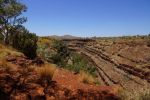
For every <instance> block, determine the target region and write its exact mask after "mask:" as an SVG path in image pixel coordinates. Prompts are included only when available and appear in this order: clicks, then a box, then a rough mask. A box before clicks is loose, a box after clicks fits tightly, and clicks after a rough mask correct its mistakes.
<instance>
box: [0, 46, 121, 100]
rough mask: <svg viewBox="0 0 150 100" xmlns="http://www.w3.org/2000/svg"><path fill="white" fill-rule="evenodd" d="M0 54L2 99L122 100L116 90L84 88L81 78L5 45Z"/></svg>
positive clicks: (111, 88) (98, 87)
mask: <svg viewBox="0 0 150 100" xmlns="http://www.w3.org/2000/svg"><path fill="white" fill-rule="evenodd" d="M0 50H1V51H0V55H1V58H2V59H0V98H1V99H3V100H10V99H11V100H30V99H32V100H60V99H63V100H70V99H71V100H72V99H76V100H82V99H90V100H93V99H95V100H119V98H118V97H116V96H115V93H116V90H117V88H116V86H111V87H108V86H103V87H101V86H95V85H88V84H84V83H82V82H81V81H80V80H78V79H79V78H80V75H75V74H74V73H72V72H69V71H66V70H64V69H59V68H56V69H55V70H53V69H54V67H55V66H54V65H53V64H49V63H46V62H44V61H43V60H41V59H38V58H37V59H35V60H30V59H27V58H26V57H25V56H24V55H23V54H22V53H20V52H17V51H16V50H14V49H12V48H7V47H5V46H4V45H0ZM43 69H47V70H48V71H47V70H43ZM48 75H51V76H48ZM53 75H54V77H53ZM51 77H53V78H51Z"/></svg>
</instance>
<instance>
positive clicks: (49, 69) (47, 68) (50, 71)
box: [36, 64, 56, 82]
mask: <svg viewBox="0 0 150 100" xmlns="http://www.w3.org/2000/svg"><path fill="white" fill-rule="evenodd" d="M55 70H56V67H55V66H54V65H51V64H45V65H43V66H41V67H38V68H36V71H37V73H38V74H39V75H40V79H41V80H42V81H43V80H44V81H47V82H50V81H51V80H52V78H53V75H54V72H55Z"/></svg>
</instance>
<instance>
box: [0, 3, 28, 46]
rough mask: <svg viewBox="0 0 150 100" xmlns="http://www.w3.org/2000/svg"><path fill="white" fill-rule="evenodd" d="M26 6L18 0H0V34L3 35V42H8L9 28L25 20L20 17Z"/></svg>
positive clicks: (25, 19)
mask: <svg viewBox="0 0 150 100" xmlns="http://www.w3.org/2000/svg"><path fill="white" fill-rule="evenodd" d="M26 10H27V7H26V6H25V5H24V4H22V3H21V2H20V1H19V0H0V34H2V35H3V37H4V42H5V44H9V36H10V35H11V34H13V33H12V32H11V31H10V30H11V29H12V28H15V27H16V26H18V25H21V24H23V23H24V22H26V21H27V18H26V17H22V16H21V15H22V13H23V12H26Z"/></svg>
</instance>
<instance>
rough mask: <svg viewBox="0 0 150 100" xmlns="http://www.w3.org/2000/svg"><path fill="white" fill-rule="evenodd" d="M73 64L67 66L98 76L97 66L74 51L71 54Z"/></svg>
mask: <svg viewBox="0 0 150 100" xmlns="http://www.w3.org/2000/svg"><path fill="white" fill-rule="evenodd" d="M70 56H71V60H72V64H68V65H67V66H66V68H67V69H69V70H72V71H74V72H76V73H79V72H80V71H81V70H82V71H85V72H87V73H89V74H90V75H92V76H94V77H96V75H97V74H96V68H95V67H94V66H93V65H92V64H90V63H89V62H88V60H86V59H85V58H84V57H83V56H82V55H80V54H77V53H72V54H71V55H70Z"/></svg>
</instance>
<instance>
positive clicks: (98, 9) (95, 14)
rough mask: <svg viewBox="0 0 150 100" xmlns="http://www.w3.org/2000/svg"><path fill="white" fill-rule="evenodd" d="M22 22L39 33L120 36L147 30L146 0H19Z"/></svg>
mask: <svg viewBox="0 0 150 100" xmlns="http://www.w3.org/2000/svg"><path fill="white" fill-rule="evenodd" d="M23 2H24V3H25V4H26V5H27V6H28V11H27V12H26V13H25V14H24V15H25V16H26V17H27V18H28V22H27V23H26V24H25V26H26V27H27V28H28V29H29V30H30V31H31V32H35V33H36V34H37V35H40V36H48V35H65V34H69V35H74V36H83V37H87V36H122V35H136V34H148V33H149V32H150V0H23Z"/></svg>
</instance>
